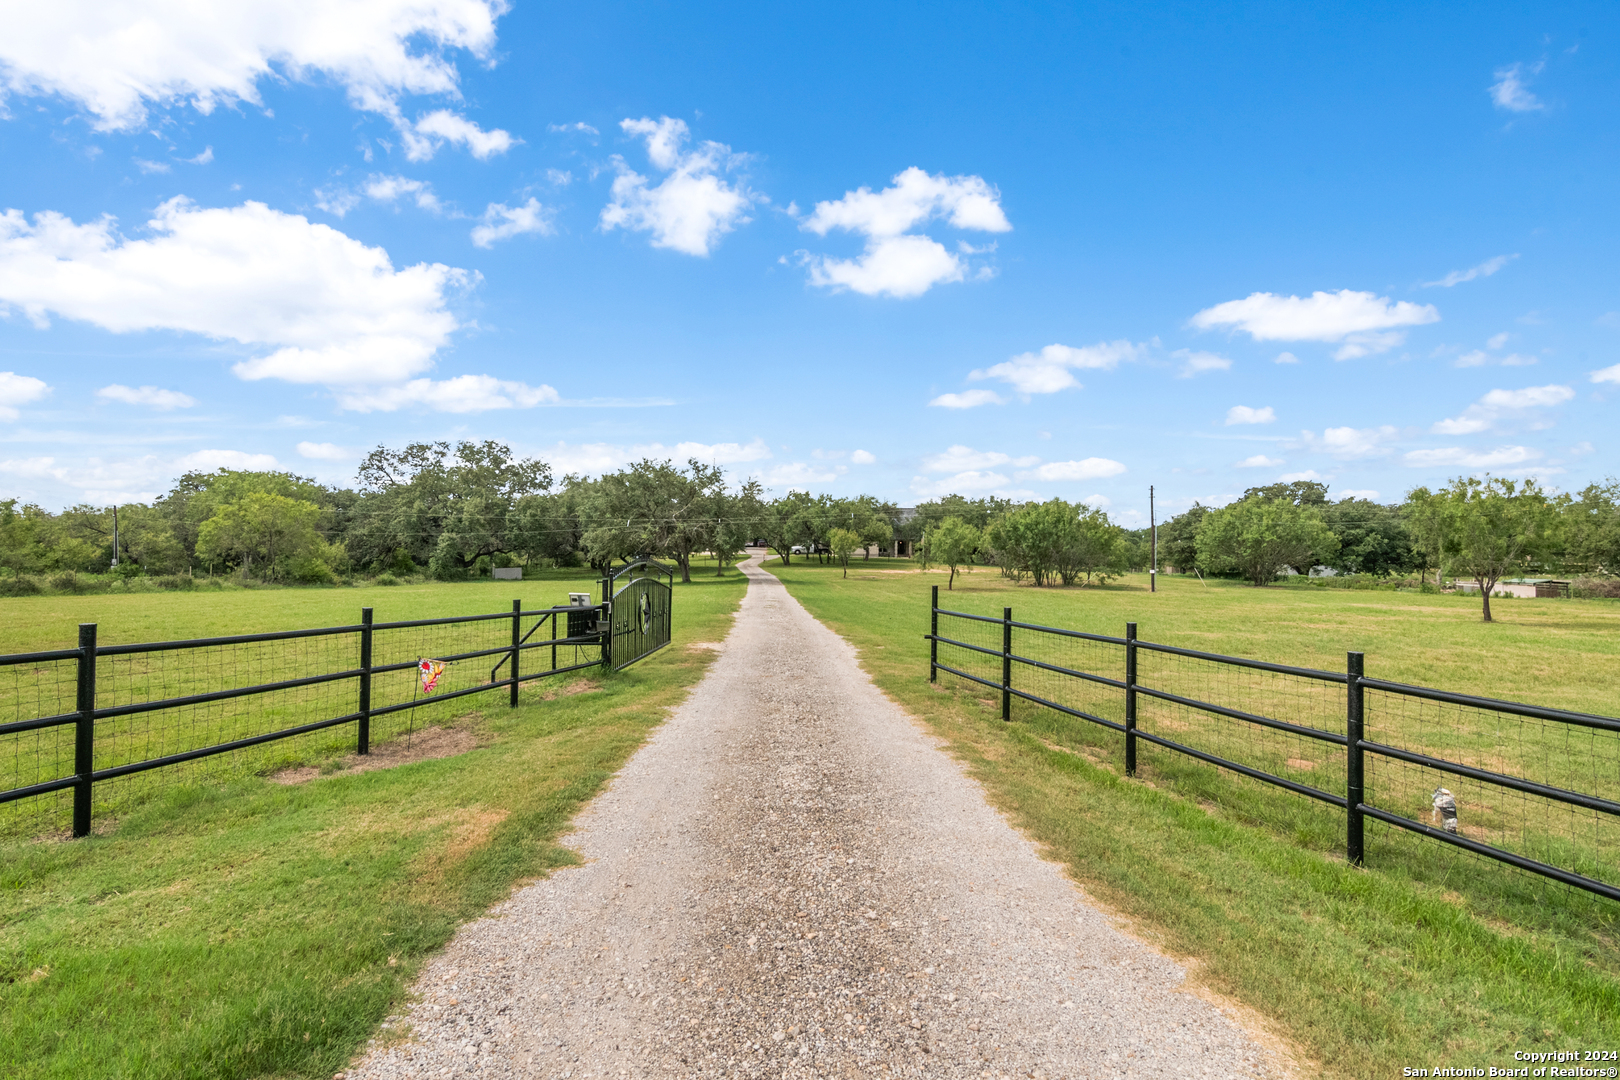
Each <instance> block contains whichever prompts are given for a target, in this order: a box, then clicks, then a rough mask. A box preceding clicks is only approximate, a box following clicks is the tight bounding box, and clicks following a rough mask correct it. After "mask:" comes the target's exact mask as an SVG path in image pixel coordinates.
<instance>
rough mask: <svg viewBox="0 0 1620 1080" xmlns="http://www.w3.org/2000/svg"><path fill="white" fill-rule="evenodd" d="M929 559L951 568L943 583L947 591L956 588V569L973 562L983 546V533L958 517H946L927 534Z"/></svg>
mask: <svg viewBox="0 0 1620 1080" xmlns="http://www.w3.org/2000/svg"><path fill="white" fill-rule="evenodd" d="M927 540H928V549H929V555H930V557H931V558H932V559H933V560H934V561H935V562H938V563H944V564H945V565H946V566H948V567H950V568H951V576H950V578H949V579H948V580H947V581H946V582H945V588H946V590H947V591H949V590H951V589H954V588H956V574H957V569H958V567H961V566H965V565H967V564H968V563H970V562H972V561H973V556H974V555H975V554H976V553H977V552H978V550H979V548H980V547H981V546H982V545H983V544H984V532H983V530H981V529H977V528H974V527H973V526H972V525H969V524H968V523H967V522H965V521H963V520H962V519H961V518H958V517H948V518H946V519H945V520H944V521H941V522H940V523H939V524H937V525H935V526H934V527H933V528H932V529H930V530H929V531H928V534H927Z"/></svg>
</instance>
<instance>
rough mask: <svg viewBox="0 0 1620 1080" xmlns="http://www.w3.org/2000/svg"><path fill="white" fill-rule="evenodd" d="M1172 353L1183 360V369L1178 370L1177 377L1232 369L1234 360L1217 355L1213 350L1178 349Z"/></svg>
mask: <svg viewBox="0 0 1620 1080" xmlns="http://www.w3.org/2000/svg"><path fill="white" fill-rule="evenodd" d="M1171 355H1172V356H1175V357H1177V358H1178V359H1180V360H1181V370H1180V371H1178V372H1176V378H1178V379H1190V378H1192V377H1193V376H1194V375H1202V374H1203V373H1204V372H1206V371H1230V370H1232V361H1230V360H1228V359H1227V358H1226V357H1224V356H1217V355H1215V354H1214V353H1212V352H1199V351H1196V350H1193V349H1177V350H1176V351H1175V352H1174V353H1172V354H1171Z"/></svg>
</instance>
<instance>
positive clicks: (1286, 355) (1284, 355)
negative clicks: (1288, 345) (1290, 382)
mask: <svg viewBox="0 0 1620 1080" xmlns="http://www.w3.org/2000/svg"><path fill="white" fill-rule="evenodd" d="M1272 363H1273V364H1297V363H1299V357H1297V356H1295V355H1294V354H1293V353H1291V352H1280V353H1278V354H1277V359H1275V360H1273V361H1272Z"/></svg>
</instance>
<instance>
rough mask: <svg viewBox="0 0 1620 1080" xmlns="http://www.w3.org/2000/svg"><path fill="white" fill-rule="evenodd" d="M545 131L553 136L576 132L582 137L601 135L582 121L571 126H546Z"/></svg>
mask: <svg viewBox="0 0 1620 1080" xmlns="http://www.w3.org/2000/svg"><path fill="white" fill-rule="evenodd" d="M546 130H547V131H549V132H551V133H552V134H553V135H555V134H557V133H559V132H562V133H573V132H578V133H579V134H582V135H600V134H602V133H601V132H600V131H597V130H596V129H595V128H593V127H591V125H589V124H587V123H585V121H583V120H579V121H576V122H575V123H572V124H547V125H546Z"/></svg>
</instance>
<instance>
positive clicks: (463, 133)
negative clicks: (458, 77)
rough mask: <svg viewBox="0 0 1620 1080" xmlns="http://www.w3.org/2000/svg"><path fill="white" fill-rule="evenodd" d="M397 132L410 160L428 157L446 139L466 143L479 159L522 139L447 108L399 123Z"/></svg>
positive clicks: (486, 158) (507, 148) (502, 150)
mask: <svg viewBox="0 0 1620 1080" xmlns="http://www.w3.org/2000/svg"><path fill="white" fill-rule="evenodd" d="M399 134H400V138H401V140H402V141H403V142H404V144H405V156H406V157H407V158H409V159H410V160H412V161H427V160H428V159H429V158H431V157H432V156H433V155H434V154H435V153H437V152H438V150H439V147H440V146H442V145H443V144H444V143H447V142H448V143H454V144H458V145H461V146H465V147H466V148H467V150H468V152H469V153H471V154H472V156H473V157H475V158H477V159H478V160H479V161H488V160H489V159H490V158H491V157H493V156H495V155H496V154H504V153H506V152H507V151H508V150H510V149H511V148H512V145H513V144H514V143H518V142H521V141H522V140H521V139H514V138H513V137H512V136H511V134H510V133H508V132H505V131H502V130H501V129H500V128H493V129H491V130H489V131H485V130H484V129H483V128H481V127H479V126H478V125H477V124H476V123H474V122H473V121H471V120H468V119H467V118H466V117H465V116H459V115H457V114H456V113H453V112H451V111H450V110H449V109H435V110H434V111H433V112H430V113H428V114H427V115H426V116H424V117H422V118H421V119H419V120H417V121H416V123H415V124H414V125H405V124H401V125H399Z"/></svg>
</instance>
